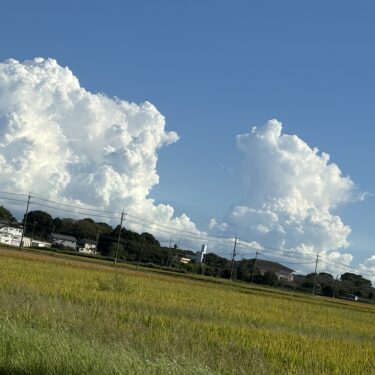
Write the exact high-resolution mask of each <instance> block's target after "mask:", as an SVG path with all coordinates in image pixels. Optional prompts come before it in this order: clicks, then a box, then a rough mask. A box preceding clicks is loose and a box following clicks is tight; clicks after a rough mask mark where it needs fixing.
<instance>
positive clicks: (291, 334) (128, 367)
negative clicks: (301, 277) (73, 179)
mask: <svg viewBox="0 0 375 375" xmlns="http://www.w3.org/2000/svg"><path fill="white" fill-rule="evenodd" d="M0 270H1V271H0V272H1V278H0V373H1V374H20V375H21V374H22V375H23V374H41V375H43V374H172V375H173V374H182V375H183V374H260V375H261V374H340V375H341V374H374V373H375V325H374V324H373V321H374V317H375V314H374V313H375V309H374V307H373V306H371V305H368V306H367V305H361V304H356V303H351V302H343V301H340V302H335V301H333V300H330V299H325V298H317V297H310V296H303V295H300V294H292V293H287V292H283V293H279V292H277V291H275V290H272V289H266V288H251V287H250V286H247V285H245V284H236V283H233V284H232V285H229V284H228V283H227V282H226V281H221V282H219V283H216V282H213V281H212V280H211V281H210V280H208V281H206V280H201V279H191V277H183V275H166V274H164V273H157V272H149V271H144V270H141V271H135V270H131V269H121V268H120V269H118V270H117V271H115V270H114V269H113V268H111V267H108V266H106V265H104V264H96V263H87V262H82V261H76V260H72V259H69V258H58V257H51V256H46V255H44V254H38V253H27V252H19V251H13V250H0Z"/></svg>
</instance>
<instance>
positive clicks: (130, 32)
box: [0, 1, 375, 273]
mask: <svg viewBox="0 0 375 375" xmlns="http://www.w3.org/2000/svg"><path fill="white" fill-rule="evenodd" d="M374 11H375V5H374V4H373V2H371V1H359V2H356V3H353V2H351V1H330V2H327V1H314V2H310V1H283V2H280V1H262V2H260V1H230V2H229V1H190V2H176V1H158V2H154V1H137V2H130V1H105V2H104V1H64V2H57V1H33V2H28V1H12V2H10V1H8V2H3V3H2V13H3V14H4V15H6V17H3V19H2V22H1V23H0V33H1V35H2V38H1V48H0V61H1V62H3V67H2V74H3V75H2V77H3V78H2V80H1V79H0V107H1V108H0V118H1V120H0V130H1V134H0V136H1V137H2V139H3V140H4V139H5V140H6V142H2V145H1V147H0V155H2V156H3V158H4V160H3V164H2V170H0V177H1V179H2V181H3V186H4V188H6V189H11V191H20V192H21V191H22V192H25V191H30V190H34V191H35V190H37V193H39V194H43V195H44V196H47V197H50V198H54V199H60V200H61V199H63V200H66V202H75V203H77V204H82V205H85V204H86V205H92V206H95V207H96V206H97V207H101V208H111V209H115V208H116V209H118V207H119V206H123V207H125V208H126V209H127V210H129V211H131V212H134V214H136V215H139V216H142V217H146V218H148V219H149V220H153V221H158V222H161V223H163V224H164V225H170V226H174V227H177V228H179V229H182V230H188V231H193V232H197V233H202V232H205V233H211V234H214V235H226V236H233V235H234V234H236V233H237V234H239V235H240V236H242V237H243V238H247V239H249V240H250V241H257V242H258V243H266V244H267V245H269V246H274V247H276V248H285V249H286V248H293V249H295V248H297V249H298V251H301V252H302V253H304V254H309V255H312V254H315V253H316V252H317V251H327V259H328V258H329V257H330V256H331V257H333V258H334V259H336V260H338V261H340V262H344V263H346V262H350V264H351V265H352V266H355V267H359V269H360V270H366V272H374V273H375V268H374V266H375V260H374V258H372V256H373V255H374V254H375V246H374V245H375V235H374V233H373V232H374V231H373V230H372V224H373V223H374V222H375V220H374V219H375V200H374V196H373V194H374V192H375V177H374V174H373V173H372V168H371V165H372V163H373V162H374V151H373V148H372V144H373V139H374V126H373V105H372V104H373V103H372V102H373V99H374V90H375V84H374V83H375V82H374V81H375V77H374V66H375V61H374V60H375V51H374V47H373V46H374V45H375V43H374V39H375V30H374V29H375V25H374V23H373V15H374ZM37 57H41V58H44V59H48V58H50V59H53V60H33V59H34V58H37ZM10 58H12V59H15V60H16V61H19V62H20V63H18V64H16V63H15V62H12V63H9V62H6V61H7V59H10ZM26 60H33V61H34V62H32V63H23V62H24V61H26ZM55 60H56V62H53V61H55ZM51 61H52V62H51ZM65 67H68V68H69V71H66V70H64V68H65ZM12 69H13V70H12ZM9 77H11V78H9ZM74 77H76V78H74ZM8 79H9V81H8ZM75 79H76V81H75ZM30 82H37V83H38V84H39V85H44V86H43V87H44V91H43V90H39V89H37V88H36V86H33V87H30ZM46 82H47V83H46ZM38 87H41V86H38ZM56 87H59V92H60V96H57V95H55V93H56V91H58V90H56ZM38 90H39V91H38ZM64 95H66V96H67V97H69V105H68V104H67V102H66V98H65V96H64ZM116 98H117V99H116ZM64 100H65V101H64ZM39 101H40V102H39ZM47 102H48V103H50V106H49V108H48V110H47V109H46V108H45V103H47ZM145 102H146V104H144V103H145ZM129 103H134V104H133V105H131V104H129ZM147 103H152V104H147ZM64 106H65V107H64ZM72 107H73V108H74V110H73V111H72V113H73V114H72V115H71V116H67V115H66V113H67V110H70V109H69V108H72ZM67 108H68V109H67ZM125 118H126V120H125ZM276 120H277V121H276ZM125 123H126V126H125V125H124V124H125ZM75 124H79V125H75ZM115 125H118V126H117V127H116V126H115ZM254 127H256V129H255V128H254ZM78 128H79V130H77V129H78ZM140 128H142V129H144V133H143V135H142V136H140V134H139V131H138V130H139V129H140ZM137 129H138V130H137ZM94 130H95V131H94ZM44 131H46V134H47V135H46V137H45V138H46V139H45V140H43V139H39V138H38V139H37V137H34V136H33V135H32V134H34V135H35V134H38V135H39V134H41V133H43V132H44ZM91 132H92V133H95V136H93V139H90V140H88V141H85V142H83V141H82V140H84V138H85V134H88V133H91ZM119 132H120V134H121V137H120V138H121V142H118V140H115V136H116V135H118V134H119ZM293 136H296V137H293ZM52 140H53V142H52ZM79 140H81V141H79ZM56 144H57V145H58V147H54V145H56ZM30 145H33V147H34V149H32V146H30ZM28 147H30V150H29V154H27V152H26V151H25V152H26V154H25V155H23V157H24V159H22V158H20V160H16V161H14V160H13V159H14V157H15V153H16V152H19V151H18V150H20V149H22V150H25V149H27V148H28ZM315 148H317V149H318V150H319V151H314V149H315ZM98 150H100V155H99V153H98V152H97V151H98ZM102 150H104V151H103V152H102ZM124 150H125V151H126V150H128V151H126V152H127V154H126V155H125V151H124ZM51 153H52V154H53V155H54V157H53V158H49V155H51ZM322 153H325V154H322ZM326 154H328V155H329V160H328V159H327V157H325V156H324V155H326ZM30 155H32V157H33V158H34V159H32V160H34V164H32V163H31V162H29V160H31V159H30ZM12 158H13V159H12ZM21 159H22V160H21ZM11 160H13V164H12V165H11V167H12V170H8V169H9V168H8V169H7V168H6V166H9V165H10V164H11ZM25 160H28V161H27V162H26V161H25ZM40 160H44V164H45V168H46V169H47V170H50V171H51V174H50V175H48V183H46V184H42V182H43V173H42V172H43V171H45V170H46V169H44V170H42V171H41V169H40V167H37V165H38V166H40V162H39V161H40ZM0 161H1V160H0ZM46 161H48V163H46ZM25 163H26V164H25ZM27 163H29V164H27ZM332 163H334V164H332ZM0 164H1V163H0ZM42 164H43V163H42ZM23 168H26V169H27V170H29V172H28V173H29V175H27V177H28V178H23V177H22V176H25V171H24V169H23ZM30 168H31V169H30ZM336 168H337V169H336ZM26 169H25V170H26ZM30 171H31V172H30ZM56 171H58V172H56ZM61 171H63V172H64V173H61V174H60V172H61ZM54 172H56V173H57V174H56V173H55V174H54ZM17 173H18V174H17ZM14 175H17V176H18V180H17V181H16V182H15V180H14V178H13V179H12V178H11V177H9V176H14ZM51 176H52V177H51ZM68 180H69V183H65V182H66V181H68ZM135 180H136V181H137V183H134V181H135ZM38 181H39V182H40V186H38V183H37V182H38ZM51 181H52V182H53V183H52V182H51ZM50 183H51V185H49V184H50ZM30 185H31V186H30ZM36 186H37V189H36ZM88 186H90V188H87V187H88ZM124 191H126V192H124ZM329 254H331V255H329ZM326 266H327V267H328V268H327V269H328V270H331V268H329V261H328V260H327V262H326Z"/></svg>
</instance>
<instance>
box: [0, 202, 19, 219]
mask: <svg viewBox="0 0 375 375" xmlns="http://www.w3.org/2000/svg"><path fill="white" fill-rule="evenodd" d="M0 221H2V222H4V223H16V222H17V220H16V219H15V217H14V216H13V215H12V213H11V212H10V211H9V210H8V209H6V208H5V207H4V206H0Z"/></svg>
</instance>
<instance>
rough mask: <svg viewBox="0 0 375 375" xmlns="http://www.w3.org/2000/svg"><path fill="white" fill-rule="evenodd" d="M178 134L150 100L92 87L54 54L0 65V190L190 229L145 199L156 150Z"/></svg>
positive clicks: (155, 179)
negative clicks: (116, 95)
mask: <svg viewBox="0 0 375 375" xmlns="http://www.w3.org/2000/svg"><path fill="white" fill-rule="evenodd" d="M177 140H178V135H177V134H176V133H175V132H166V131H165V120H164V117H163V116H162V115H161V114H160V113H159V112H158V111H157V109H156V108H155V107H154V106H153V105H152V104H151V103H148V102H146V103H143V104H141V105H137V104H134V103H129V102H126V101H122V100H116V99H112V98H109V97H107V96H105V95H100V94H93V93H90V92H88V91H86V90H85V89H84V88H82V87H81V86H80V84H79V81H78V79H77V78H76V77H75V76H74V75H73V73H72V72H71V71H70V70H69V69H68V68H66V67H61V66H59V65H58V64H57V62H56V61H55V60H52V59H42V58H37V59H34V60H31V61H25V62H22V63H21V62H18V61H16V60H8V61H6V62H5V63H3V64H0V142H1V143H0V178H1V184H2V190H8V191H16V192H17V191H20V192H21V191H22V192H26V191H32V192H38V193H39V194H42V195H44V196H46V197H49V198H50V199H57V200H59V201H65V202H70V203H75V204H78V205H82V206H86V207H87V206H88V207H90V206H91V207H96V208H101V209H103V208H105V209H112V210H116V211H119V210H122V209H123V208H125V209H127V210H130V211H131V212H133V213H134V214H138V215H142V216H143V217H147V218H149V219H152V220H156V221H158V222H160V223H172V224H173V225H174V226H176V227H178V228H189V229H191V230H195V226H194V224H193V223H192V222H191V221H190V220H189V218H188V217H187V216H185V215H182V216H180V217H174V216H173V208H172V207H170V206H168V205H155V204H154V201H153V200H152V199H149V198H148V194H149V192H150V190H151V188H152V187H153V186H154V185H155V184H157V183H158V180H159V178H158V175H157V172H156V162H157V152H158V150H159V149H160V148H162V147H164V146H166V145H169V144H171V143H173V142H176V141H177Z"/></svg>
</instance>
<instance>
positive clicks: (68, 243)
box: [48, 233, 77, 250]
mask: <svg viewBox="0 0 375 375" xmlns="http://www.w3.org/2000/svg"><path fill="white" fill-rule="evenodd" d="M48 239H49V240H50V241H51V242H52V243H53V244H60V245H63V246H65V247H69V248H71V249H74V250H75V249H76V246H77V239H76V238H75V237H72V236H66V235H64V234H58V233H51V234H50V235H49V238H48Z"/></svg>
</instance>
